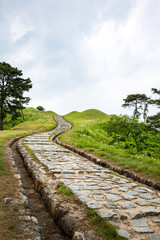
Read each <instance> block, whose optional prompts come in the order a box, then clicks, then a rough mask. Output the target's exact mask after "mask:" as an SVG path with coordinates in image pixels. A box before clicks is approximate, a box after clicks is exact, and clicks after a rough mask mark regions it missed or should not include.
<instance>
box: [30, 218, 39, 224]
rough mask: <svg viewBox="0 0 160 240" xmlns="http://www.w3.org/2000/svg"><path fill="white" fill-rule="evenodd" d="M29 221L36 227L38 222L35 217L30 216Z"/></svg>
mask: <svg viewBox="0 0 160 240" xmlns="http://www.w3.org/2000/svg"><path fill="white" fill-rule="evenodd" d="M31 220H32V222H33V223H35V224H36V225H38V220H37V218H36V217H34V216H32V217H31Z"/></svg>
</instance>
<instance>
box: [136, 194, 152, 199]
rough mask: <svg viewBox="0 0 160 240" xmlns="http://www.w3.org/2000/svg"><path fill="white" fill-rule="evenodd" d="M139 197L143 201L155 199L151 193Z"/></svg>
mask: <svg viewBox="0 0 160 240" xmlns="http://www.w3.org/2000/svg"><path fill="white" fill-rule="evenodd" d="M139 197H140V198H143V199H153V198H154V197H153V196H152V195H151V194H149V193H144V194H141V195H140V196H139Z"/></svg>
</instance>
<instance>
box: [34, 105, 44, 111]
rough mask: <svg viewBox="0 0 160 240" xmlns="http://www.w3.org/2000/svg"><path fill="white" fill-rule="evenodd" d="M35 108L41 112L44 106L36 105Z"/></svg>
mask: <svg viewBox="0 0 160 240" xmlns="http://www.w3.org/2000/svg"><path fill="white" fill-rule="evenodd" d="M36 109H37V110H39V111H42V112H44V110H45V109H44V107H42V106H38V107H36Z"/></svg>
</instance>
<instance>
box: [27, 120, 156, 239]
mask: <svg viewBox="0 0 160 240" xmlns="http://www.w3.org/2000/svg"><path fill="white" fill-rule="evenodd" d="M55 118H56V120H57V122H58V126H57V128H56V129H53V130H51V131H48V132H45V133H39V134H34V135H32V136H29V137H27V138H26V139H25V140H24V144H26V145H28V147H30V148H31V149H32V151H33V152H34V154H35V155H36V157H37V159H38V160H39V161H40V162H41V163H42V164H43V165H44V166H45V167H47V168H48V169H49V171H50V172H51V173H52V174H53V175H54V176H55V177H56V178H57V179H58V180H59V181H60V182H61V183H63V184H65V185H66V186H67V187H68V188H70V189H71V190H72V191H73V193H74V194H75V195H76V196H77V197H78V198H79V199H80V200H81V201H83V202H84V203H86V204H87V206H88V207H89V208H93V209H96V210H97V212H98V213H99V214H100V215H101V217H103V218H105V219H111V220H113V225H114V222H118V223H119V224H117V225H116V224H115V225H116V228H117V230H118V232H119V234H120V235H122V236H125V237H127V238H128V239H130V240H131V239H132V240H133V239H141V240H143V239H144V240H147V239H156V240H157V239H160V238H159V236H160V235H159V234H160V221H159V219H160V193H159V192H158V191H156V190H153V189H151V188H149V187H146V186H145V185H142V184H139V183H137V182H133V181H132V180H131V179H128V178H125V177H122V176H120V175H118V174H117V173H116V174H115V173H113V172H112V171H110V170H108V169H106V168H103V167H101V166H99V165H96V164H95V163H93V162H92V161H89V160H87V159H85V158H83V157H79V156H77V155H75V154H74V153H72V152H70V151H68V150H66V149H64V148H62V147H60V146H58V145H56V144H55V143H52V142H51V141H50V140H49V137H50V136H51V135H54V134H57V132H62V131H64V130H66V129H68V128H69V123H67V122H66V121H64V119H63V118H62V117H60V116H56V117H55Z"/></svg>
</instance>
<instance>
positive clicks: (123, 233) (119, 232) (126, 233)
mask: <svg viewBox="0 0 160 240" xmlns="http://www.w3.org/2000/svg"><path fill="white" fill-rule="evenodd" d="M117 232H118V234H119V235H120V236H122V237H125V238H129V237H130V235H131V234H130V233H128V232H127V231H125V230H122V229H120V230H118V231H117Z"/></svg>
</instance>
